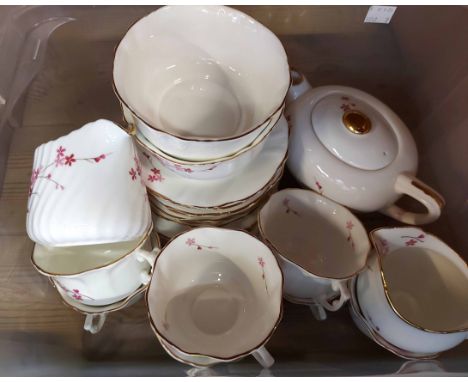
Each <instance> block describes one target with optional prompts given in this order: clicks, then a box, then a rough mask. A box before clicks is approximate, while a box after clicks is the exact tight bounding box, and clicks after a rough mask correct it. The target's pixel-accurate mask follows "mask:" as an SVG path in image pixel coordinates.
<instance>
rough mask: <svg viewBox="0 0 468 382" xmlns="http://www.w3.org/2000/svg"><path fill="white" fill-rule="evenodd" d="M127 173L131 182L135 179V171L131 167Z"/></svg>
mask: <svg viewBox="0 0 468 382" xmlns="http://www.w3.org/2000/svg"><path fill="white" fill-rule="evenodd" d="M128 173H129V174H130V177H131V178H132V180H136V179H137V175H138V173H137V172H136V171H135V169H134V168H133V167H132V168H131V169H130V171H129V172H128Z"/></svg>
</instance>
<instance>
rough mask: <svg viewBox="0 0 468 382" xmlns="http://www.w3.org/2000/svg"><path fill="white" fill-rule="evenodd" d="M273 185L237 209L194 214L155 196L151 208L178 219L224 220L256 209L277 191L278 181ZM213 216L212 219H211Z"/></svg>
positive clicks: (151, 201)
mask: <svg viewBox="0 0 468 382" xmlns="http://www.w3.org/2000/svg"><path fill="white" fill-rule="evenodd" d="M272 185H273V187H272V188H270V189H268V190H266V192H265V193H264V194H262V195H261V196H260V197H259V198H258V199H256V200H254V201H253V202H252V203H249V204H246V205H245V206H243V207H242V208H239V209H235V210H228V211H221V212H215V213H204V214H192V213H189V212H187V213H185V212H181V211H180V210H177V209H175V208H172V207H168V206H166V205H164V204H162V206H164V207H161V203H160V202H159V201H158V200H157V199H156V198H154V199H153V197H151V200H150V201H149V203H150V207H151V210H156V211H161V212H162V213H163V214H165V215H167V216H169V217H171V218H172V217H173V218H174V219H178V220H181V221H194V220H199V219H201V220H209V221H217V220H224V219H227V218H230V217H232V216H236V217H237V216H239V217H240V216H242V215H244V214H249V213H251V212H252V211H254V210H255V209H256V208H258V207H259V206H260V205H261V204H262V203H264V202H266V201H267V199H268V197H269V196H270V195H271V193H272V192H274V191H275V187H276V186H277V183H276V182H274V183H273V184H272ZM171 213H173V214H174V215H171ZM175 214H178V215H184V216H185V217H184V216H176V215H175ZM208 217H209V218H210V219H207V218H208ZM211 218H212V219H211Z"/></svg>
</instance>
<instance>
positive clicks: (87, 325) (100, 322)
mask: <svg viewBox="0 0 468 382" xmlns="http://www.w3.org/2000/svg"><path fill="white" fill-rule="evenodd" d="M50 282H51V283H52V285H53V286H54V288H56V289H57V291H58V292H59V294H60V297H62V301H63V303H64V304H65V305H67V306H69V307H71V308H72V309H73V310H75V311H77V312H79V313H81V314H84V315H85V317H86V318H85V321H84V325H83V329H84V330H85V331H87V332H90V333H91V334H96V333H98V332H99V331H100V330H101V329H102V327H103V326H104V323H105V321H106V318H107V315H108V314H109V313H112V312H115V311H117V310H121V309H124V308H127V307H129V306H131V305H133V304H135V303H136V302H138V301H139V300H140V299H141V298H142V297H143V294H144V292H145V291H146V288H147V285H142V286H140V287H139V288H138V289H137V290H136V291H135V292H133V293H132V294H130V295H129V296H127V297H126V298H124V299H123V300H120V301H117V302H115V303H113V304H109V305H103V306H89V305H85V304H83V303H81V302H80V301H79V300H76V299H74V298H73V297H71V296H70V295H69V294H68V293H67V292H66V291H65V290H64V289H62V288H60V287H59V286H58V285H57V284H56V283H55V282H54V280H53V279H50Z"/></svg>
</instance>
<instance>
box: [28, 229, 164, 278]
mask: <svg viewBox="0 0 468 382" xmlns="http://www.w3.org/2000/svg"><path fill="white" fill-rule="evenodd" d="M152 231H153V222H152V221H151V224H150V225H149V229H148V230H147V231H146V233H145V234H144V235H143V236H142V238H141V239H140V241H139V242H138V243H137V244H136V246H135V247H134V248H133V249H132V250H131V251H129V252H127V253H125V254H123V255H122V256H121V257H119V258H118V259H115V260H114V261H112V262H111V263H107V264H104V265H100V266H99V267H95V268H91V269H87V270H84V271H81V272H76V273H52V272H47V271H46V270H44V269H42V268H41V267H40V266H39V265H37V264H36V262H35V261H34V249H33V252H32V254H31V263H32V265H33V267H34V268H35V269H36V270H37V271H38V272H39V273H41V274H43V275H44V276H53V277H67V276H78V275H83V274H86V273H90V272H95V271H98V270H100V269H103V268H107V267H110V266H111V265H113V264H115V263H117V262H119V261H120V260H122V259H124V258H125V257H127V256H130V255H131V254H132V253H133V252H135V251H136V250H137V249H139V248H141V247H142V246H143V245H144V244H145V243H146V241H147V240H148V238H149V237H150V236H151V233H152ZM156 237H157V235H156ZM157 242H158V243H159V238H157ZM159 244H160V243H159ZM36 245H37V244H36V243H35V244H34V248H35V247H36Z"/></svg>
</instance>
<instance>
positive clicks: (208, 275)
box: [147, 227, 283, 367]
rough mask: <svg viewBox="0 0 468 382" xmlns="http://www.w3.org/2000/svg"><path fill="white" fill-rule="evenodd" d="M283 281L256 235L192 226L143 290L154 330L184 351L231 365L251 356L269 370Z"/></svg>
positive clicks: (159, 260)
mask: <svg viewBox="0 0 468 382" xmlns="http://www.w3.org/2000/svg"><path fill="white" fill-rule="evenodd" d="M169 275H170V276H169ZM282 284H283V280H282V274H281V270H280V268H279V265H278V262H277V260H276V259H275V257H274V255H273V254H272V253H271V251H270V250H269V249H268V247H266V246H265V245H264V244H263V243H262V242H260V241H259V240H257V239H255V238H254V237H253V236H250V235H249V234H247V233H245V232H242V231H236V230H229V229H224V228H218V227H204V228H197V229H193V230H191V231H187V232H184V233H182V234H181V235H179V236H176V237H175V238H173V239H172V240H171V241H169V243H168V244H166V246H165V247H164V248H163V249H162V251H161V253H160V255H159V256H158V258H157V260H156V263H155V266H154V272H153V276H152V279H151V282H150V285H149V287H148V292H147V303H148V309H149V315H150V320H151V323H152V327H153V329H154V330H155V331H156V333H157V335H158V336H159V337H162V338H163V339H164V341H165V342H167V343H168V344H170V345H171V346H172V347H174V348H175V349H177V350H178V351H179V352H181V353H183V354H185V355H186V356H190V357H191V356H197V357H200V356H201V357H210V358H212V359H213V361H214V362H230V361H233V360H236V359H240V358H242V357H244V356H246V355H249V354H253V355H254V356H255V357H256V358H257V360H259V362H261V364H262V365H263V366H264V367H269V366H271V364H272V362H273V360H272V358H271V356H270V355H269V354H268V352H267V351H266V350H265V349H264V347H263V346H264V345H265V343H266V342H267V341H268V340H269V338H270V337H271V335H272V334H273V332H274V330H275V328H276V326H277V325H278V323H279V321H280V319H281V315H282V297H281V296H282ZM182 362H184V360H182Z"/></svg>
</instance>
